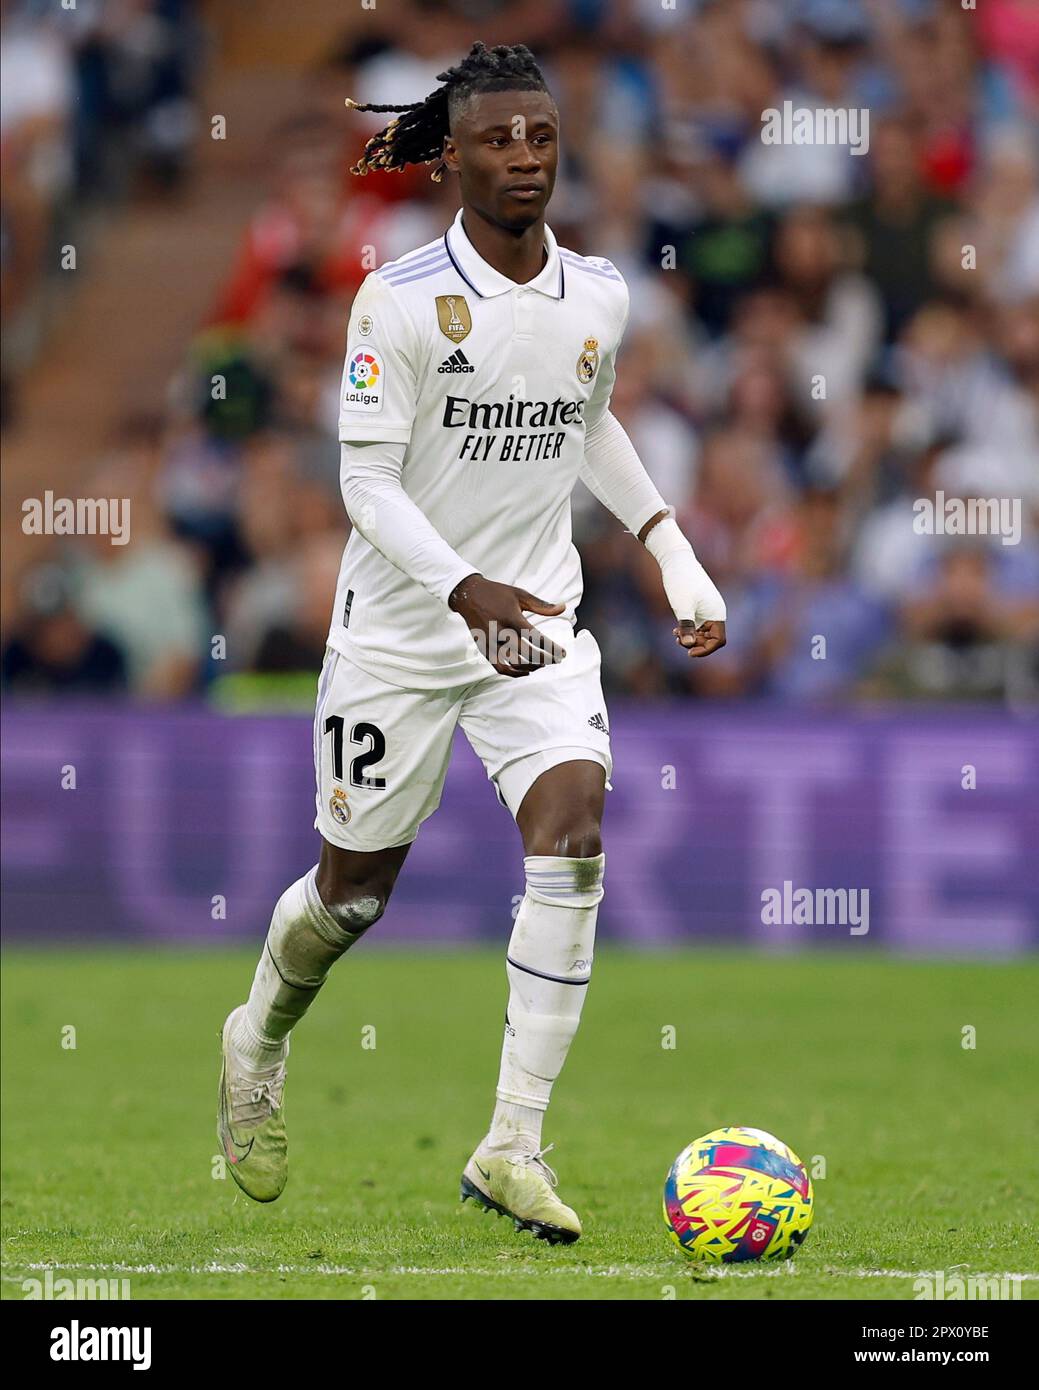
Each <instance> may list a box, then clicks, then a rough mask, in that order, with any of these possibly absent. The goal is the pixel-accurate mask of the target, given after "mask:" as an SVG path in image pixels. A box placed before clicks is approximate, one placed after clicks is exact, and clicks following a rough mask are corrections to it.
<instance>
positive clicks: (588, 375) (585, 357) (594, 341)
mask: <svg viewBox="0 0 1039 1390" xmlns="http://www.w3.org/2000/svg"><path fill="white" fill-rule="evenodd" d="M598 370H599V339H598V338H585V340H584V350H583V351H582V353H581V355H580V357H579V358H578V359H577V379H578V381H583V382H584V383H585V384H586V385H587V383H588V382H589V381H591V379H592V377H593V376H594V375H595V373H596V372H597V371H598Z"/></svg>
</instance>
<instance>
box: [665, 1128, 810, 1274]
mask: <svg viewBox="0 0 1039 1390" xmlns="http://www.w3.org/2000/svg"><path fill="white" fill-rule="evenodd" d="M812 1201H813V1199H812V1183H811V1179H810V1178H809V1176H808V1173H807V1171H806V1169H805V1166H804V1164H803V1163H802V1162H801V1160H800V1159H799V1158H798V1156H797V1154H795V1153H794V1151H793V1149H788V1148H787V1146H786V1145H785V1144H784V1143H783V1142H782V1140H780V1139H777V1138H776V1137H775V1135H773V1134H767V1133H766V1132H765V1131H764V1130H763V1129H739V1128H729V1129H715V1130H712V1131H711V1133H710V1134H705V1135H704V1136H703V1138H702V1139H695V1140H694V1141H693V1142H692V1143H691V1144H690V1145H689V1147H688V1148H687V1149H683V1150H682V1152H681V1153H680V1154H679V1155H678V1157H677V1158H676V1159H675V1161H674V1163H673V1164H672V1165H671V1171H670V1172H669V1173H668V1175H667V1181H666V1182H665V1183H664V1224H665V1225H666V1226H667V1229H668V1231H669V1232H670V1234H671V1239H672V1240H673V1241H674V1242H675V1244H676V1245H677V1246H678V1248H679V1249H680V1250H683V1251H684V1252H685V1253H686V1254H687V1255H688V1256H689V1258H690V1259H692V1260H705V1261H709V1262H711V1263H722V1262H724V1263H730V1262H735V1261H739V1260H780V1259H789V1258H790V1256H791V1255H793V1253H794V1251H795V1250H796V1249H797V1247H798V1246H799V1245H800V1244H801V1242H802V1241H803V1240H804V1238H805V1236H806V1235H807V1234H808V1228H809V1226H811V1224H812Z"/></svg>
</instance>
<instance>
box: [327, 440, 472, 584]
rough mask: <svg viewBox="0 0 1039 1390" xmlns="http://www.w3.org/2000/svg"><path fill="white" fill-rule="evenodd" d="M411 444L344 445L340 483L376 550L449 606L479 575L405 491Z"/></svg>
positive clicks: (356, 523)
mask: <svg viewBox="0 0 1039 1390" xmlns="http://www.w3.org/2000/svg"><path fill="white" fill-rule="evenodd" d="M407 447H408V446H407V445H406V444H391V443H386V442H384V441H380V442H372V443H343V444H342V445H341V446H340V449H341V462H340V469H339V482H340V487H341V489H342V493H343V501H344V502H345V503H346V510H347V514H348V515H349V517H350V520H351V522H352V523H353V526H354V528H355V530H357V531H360V533H361V535H362V536H363V537H364V538H365V540H366V541H367V542H368V544H369V545H370V546H372V547H373V549H375V550H377V551H378V552H379V554H380V555H382V556H384V558H385V559H387V560H389V562H390V564H391V565H396V566H397V568H398V569H399V570H402V571H403V573H404V574H406V575H407V576H408V578H409V579H414V581H415V582H416V584H421V585H422V587H423V588H424V589H427V590H428V591H429V593H431V594H432V595H433V597H434V598H438V599H440V601H441V602H442V603H446V602H447V600H448V598H449V597H450V595H451V591H452V590H453V589H454V588H455V587H456V586H457V585H458V584H460V583H461V582H462V580H463V579H465V578H467V576H469V575H470V574H477V573H479V571H478V569H477V566H476V565H470V564H469V563H468V562H467V561H465V560H463V559H462V557H461V556H460V555H458V554H456V552H455V551H453V550H452V549H451V547H450V546H449V545H448V543H447V541H445V540H444V538H443V536H441V534H440V532H439V531H438V530H437V529H436V527H435V526H433V525H432V523H431V522H430V521H429V519H428V517H427V516H426V514H425V513H424V512H423V511H422V510H421V508H419V507H417V506H416V505H415V503H414V502H413V501H412V500H411V498H410V497H409V496H408V494H407V493H406V492H405V491H404V488H403V487H402V485H401V472H402V469H403V467H404V454H405V452H406V450H407Z"/></svg>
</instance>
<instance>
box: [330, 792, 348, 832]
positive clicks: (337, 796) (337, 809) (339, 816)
mask: <svg viewBox="0 0 1039 1390" xmlns="http://www.w3.org/2000/svg"><path fill="white" fill-rule="evenodd" d="M328 809H329V810H330V811H331V812H332V816H333V818H334V819H335V820H337V821H338V822H339V824H340V825H349V824H350V815H351V812H350V803H349V802H348V801H347V799H346V792H344V791H343V789H342V787H336V788H335V789H334V790H333V792H332V795H331V796H330V797H329V799H328Z"/></svg>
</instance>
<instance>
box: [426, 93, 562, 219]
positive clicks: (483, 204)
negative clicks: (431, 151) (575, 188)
mask: <svg viewBox="0 0 1039 1390" xmlns="http://www.w3.org/2000/svg"><path fill="white" fill-rule="evenodd" d="M558 158H559V113H558V111H557V110H556V105H555V102H554V101H553V100H552V98H551V97H550V96H549V95H548V93H547V92H482V93H481V94H480V95H478V96H474V97H473V98H472V99H471V100H470V102H469V104H468V106H467V107H466V108H465V110H464V112H462V113H460V114H459V115H458V116H457V117H456V118H455V123H454V127H453V129H452V131H451V134H450V136H449V137H448V138H447V140H446V141H445V143H444V163H445V164H446V165H447V167H448V168H449V169H451V170H452V171H453V172H455V173H457V174H458V176H459V179H460V183H461V193H462V204H463V206H464V207H470V208H472V209H473V210H474V211H476V212H478V213H480V214H481V216H483V217H485V218H487V219H488V221H490V222H494V223H496V224H497V225H498V226H499V227H507V228H509V229H510V230H514V231H522V230H523V229H524V228H525V227H530V226H532V225H533V223H535V222H536V221H537V220H538V218H540V217H543V216H544V212H545V206H546V204H547V203H548V200H549V198H551V196H552V189H553V186H554V185H555V181H556V163H557V161H558Z"/></svg>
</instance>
